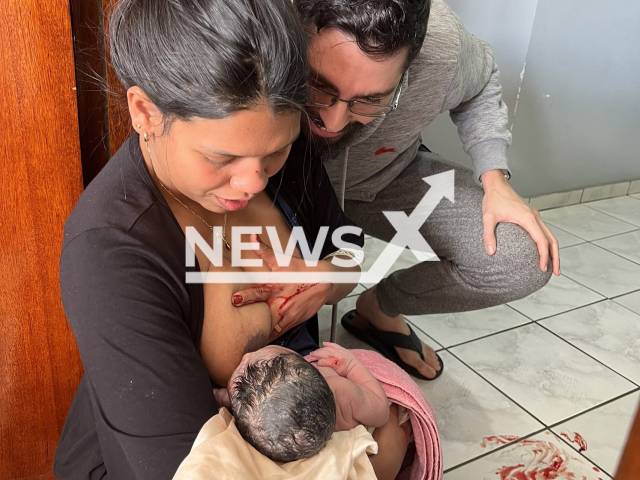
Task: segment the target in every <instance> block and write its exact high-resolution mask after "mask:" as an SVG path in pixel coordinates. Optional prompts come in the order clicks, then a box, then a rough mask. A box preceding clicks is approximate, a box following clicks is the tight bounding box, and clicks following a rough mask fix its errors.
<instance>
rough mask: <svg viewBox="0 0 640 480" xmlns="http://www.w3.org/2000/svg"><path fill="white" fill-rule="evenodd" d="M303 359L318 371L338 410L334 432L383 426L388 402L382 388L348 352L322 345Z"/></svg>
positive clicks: (335, 345) (386, 418) (338, 346)
mask: <svg viewBox="0 0 640 480" xmlns="http://www.w3.org/2000/svg"><path fill="white" fill-rule="evenodd" d="M306 359H307V360H308V361H309V362H311V363H313V364H314V365H316V367H319V368H318V370H319V371H320V373H322V375H323V376H324V377H325V380H326V381H327V383H328V385H329V388H331V391H332V392H333V394H334V397H335V399H336V407H337V409H338V416H337V422H336V430H347V429H351V428H354V427H355V426H357V425H358V424H363V425H366V426H368V427H381V426H382V425H384V424H385V423H387V420H388V418H389V401H388V400H387V395H386V394H385V393H384V389H383V388H382V385H380V382H378V380H376V378H375V377H374V376H373V375H372V374H371V372H370V371H369V370H367V368H366V367H365V366H364V365H362V363H360V361H359V360H358V359H357V358H356V357H355V356H354V355H353V354H352V353H351V352H349V351H348V350H346V349H345V348H343V347H341V346H340V345H337V344H335V343H329V342H325V343H324V348H321V349H319V350H316V351H315V352H311V353H310V354H309V355H308V356H307V357H306ZM323 367H324V368H323ZM327 369H331V370H332V371H333V372H332V371H327ZM334 372H335V373H334ZM331 373H333V374H331Z"/></svg>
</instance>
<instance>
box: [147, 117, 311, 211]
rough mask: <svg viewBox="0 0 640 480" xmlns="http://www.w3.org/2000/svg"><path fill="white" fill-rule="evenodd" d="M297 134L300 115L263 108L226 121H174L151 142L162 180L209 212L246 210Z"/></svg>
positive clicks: (157, 169) (286, 153) (228, 118)
mask: <svg viewBox="0 0 640 480" xmlns="http://www.w3.org/2000/svg"><path fill="white" fill-rule="evenodd" d="M299 133H300V113H299V112H293V111H292V112H284V113H281V114H280V115H278V116H274V114H273V113H272V111H271V110H270V109H269V107H268V106H266V105H265V106H262V107H256V108H254V109H251V110H242V111H239V112H236V113H234V114H232V115H230V116H228V117H226V118H223V119H219V120H208V119H202V118H196V119H192V120H189V121H181V120H176V121H175V122H174V123H173V124H172V125H171V128H170V129H169V131H168V132H167V133H165V134H163V135H159V136H156V137H155V138H154V140H153V142H150V143H151V151H152V153H153V154H154V156H155V157H157V158H154V160H155V161H154V162H153V166H154V170H155V172H156V175H158V177H159V178H160V180H162V182H163V183H164V184H165V185H166V186H167V187H169V188H172V189H173V190H174V191H175V190H177V191H179V192H180V193H182V194H183V195H185V196H186V197H188V198H189V199H191V200H193V201H194V202H197V203H199V204H200V205H202V207H204V208H206V209H207V210H209V211H211V212H216V213H224V212H226V211H235V210H240V209H242V208H245V207H246V206H247V204H248V203H249V200H251V198H253V197H254V196H255V195H257V194H258V193H260V192H261V191H262V190H264V188H265V187H266V185H267V181H268V179H269V177H271V176H273V175H274V174H276V173H277V172H278V171H279V170H280V169H281V168H282V166H283V165H284V162H285V160H286V159H287V156H288V155H289V152H290V150H291V144H292V143H293V142H294V140H295V139H296V138H297V137H298V135H299Z"/></svg>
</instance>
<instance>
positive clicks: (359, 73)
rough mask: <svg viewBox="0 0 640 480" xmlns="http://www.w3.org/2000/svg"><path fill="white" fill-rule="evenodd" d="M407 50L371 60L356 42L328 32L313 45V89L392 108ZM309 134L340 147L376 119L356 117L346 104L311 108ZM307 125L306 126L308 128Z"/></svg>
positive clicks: (334, 30) (332, 31)
mask: <svg viewBox="0 0 640 480" xmlns="http://www.w3.org/2000/svg"><path fill="white" fill-rule="evenodd" d="M407 54H408V53H407V50H406V49H403V50H401V51H400V52H398V54H396V55H394V56H392V57H389V58H385V59H383V60H374V59H372V58H370V57H369V56H367V55H366V54H365V53H364V52H362V50H360V48H359V47H358V44H357V43H356V42H355V40H354V39H353V38H351V37H349V36H348V35H346V34H345V33H343V32H341V31H339V30H337V29H335V28H325V29H322V30H321V31H320V33H318V34H315V35H314V36H313V38H311V40H310V43H309V62H310V67H311V73H310V78H309V85H310V86H313V87H316V88H319V89H321V90H323V91H325V92H328V93H332V94H335V95H337V96H338V97H340V98H341V99H343V100H359V101H363V102H371V103H378V104H389V103H390V102H391V101H392V99H393V96H394V93H395V92H396V88H397V87H398V83H399V82H400V78H401V77H402V72H403V67H404V64H405V61H406V58H407ZM309 114H310V117H311V121H310V122H309V125H305V126H304V130H305V131H306V132H307V134H310V136H311V137H313V138H314V139H315V140H321V142H320V143H325V144H329V145H334V146H335V145H336V144H337V143H338V142H340V143H342V142H345V141H347V140H348V138H349V137H352V136H353V135H355V134H356V133H357V132H358V130H360V129H361V128H362V126H364V125H366V124H368V123H370V122H372V121H373V120H375V118H372V117H366V116H361V115H356V114H354V113H353V112H351V111H350V110H349V105H348V104H347V103H345V102H340V101H338V102H336V103H335V104H334V105H333V106H331V107H323V108H322V107H321V108H316V107H309ZM305 123H307V122H303V124H305Z"/></svg>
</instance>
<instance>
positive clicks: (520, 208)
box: [482, 170, 560, 275]
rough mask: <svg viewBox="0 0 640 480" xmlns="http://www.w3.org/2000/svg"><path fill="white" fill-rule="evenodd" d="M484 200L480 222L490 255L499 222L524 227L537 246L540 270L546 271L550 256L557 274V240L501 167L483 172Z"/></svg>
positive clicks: (558, 271)
mask: <svg viewBox="0 0 640 480" xmlns="http://www.w3.org/2000/svg"><path fill="white" fill-rule="evenodd" d="M482 185H483V186H484V191H485V194H484V199H483V200H482V223H483V226H484V235H483V238H484V246H485V249H486V250H487V253H488V254H489V255H493V254H495V253H496V234H495V232H496V226H497V225H498V223H502V222H508V223H515V224H517V225H520V226H521V227H522V228H524V229H525V230H526V231H527V232H528V233H529V235H531V238H533V240H534V241H535V242H536V245H537V246H538V252H539V253H540V270H542V271H543V272H546V271H547V265H548V263H549V256H551V260H552V265H553V273H554V274H555V275H560V250H559V246H558V240H556V238H555V237H554V236H553V233H551V230H549V228H548V227H547V226H546V225H545V224H544V222H543V221H542V218H541V217H540V213H538V211H537V210H536V209H535V208H532V207H531V206H529V204H527V203H525V201H524V200H523V199H522V198H520V196H519V195H518V194H517V193H516V192H515V191H514V190H513V188H511V185H509V182H507V180H506V179H505V178H504V174H503V172H502V171H501V170H490V171H488V172H485V173H483V174H482Z"/></svg>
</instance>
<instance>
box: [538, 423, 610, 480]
mask: <svg viewBox="0 0 640 480" xmlns="http://www.w3.org/2000/svg"><path fill="white" fill-rule="evenodd" d="M549 431H550V432H551V435H554V436H555V437H556V438H557V439H559V440H560V441H561V442H562V443H565V444H566V445H568V446H569V447H570V448H571V449H572V450H573V451H574V452H576V453H577V454H578V455H580V456H581V457H582V458H584V459H585V460H587V461H588V462H589V463H591V464H592V465H595V466H596V467H597V468H599V469H600V472H604V473H605V474H606V475H607V476H608V477H609V478H611V474H610V473H609V472H608V471H607V470H605V469H604V468H602V467H601V466H600V465H598V464H597V463H596V462H595V461H593V460H591V459H590V458H589V457H587V456H586V455H585V454H584V453H583V452H586V451H587V449H584V450H583V452H581V451H579V450H578V449H576V448H575V447H574V446H573V445H571V442H569V441H568V440H567V439H565V438H563V437H562V436H561V435H558V434H557V433H556V432H554V431H553V430H551V429H549Z"/></svg>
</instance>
